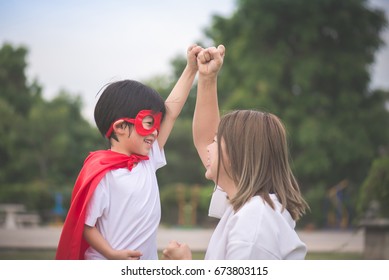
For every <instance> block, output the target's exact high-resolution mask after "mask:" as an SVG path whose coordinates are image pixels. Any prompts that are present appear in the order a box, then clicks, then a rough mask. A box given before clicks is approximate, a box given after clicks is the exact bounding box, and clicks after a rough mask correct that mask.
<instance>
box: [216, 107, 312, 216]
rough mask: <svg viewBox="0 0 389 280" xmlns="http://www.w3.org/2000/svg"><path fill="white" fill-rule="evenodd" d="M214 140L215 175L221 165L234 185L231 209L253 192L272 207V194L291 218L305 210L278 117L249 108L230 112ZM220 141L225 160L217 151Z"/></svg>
mask: <svg viewBox="0 0 389 280" xmlns="http://www.w3.org/2000/svg"><path fill="white" fill-rule="evenodd" d="M217 140H218V141H217V142H218V150H219V163H220V164H219V165H218V175H219V170H220V168H225V169H226V171H227V174H228V175H229V176H230V177H231V178H232V179H233V181H234V183H235V185H236V186H237V193H236V195H235V197H233V198H232V199H231V204H232V206H233V208H234V210H235V211H238V210H239V209H240V208H241V207H242V206H243V205H244V204H245V203H246V202H247V201H248V200H250V198H251V197H253V196H255V195H260V196H261V197H262V198H263V199H264V200H265V201H266V202H267V203H268V204H269V205H270V206H271V207H272V208H273V209H274V204H273V202H272V200H271V198H270V196H269V194H271V193H274V194H276V195H277V197H278V199H279V201H280V202H281V204H282V208H283V209H285V208H286V209H287V210H288V211H289V213H290V214H291V216H292V218H293V219H294V220H298V219H299V218H300V217H301V216H302V215H303V214H304V213H305V209H306V208H308V205H307V203H306V202H305V200H304V199H303V197H302V195H301V193H300V189H299V186H298V183H297V181H296V179H295V177H294V175H293V173H292V171H291V168H290V165H289V152H288V145H287V140H286V131H285V128H284V125H283V124H282V122H281V121H280V119H279V118H278V117H276V116H275V115H273V114H270V113H263V112H259V111H253V110H238V111H234V112H231V113H229V114H226V115H225V116H224V117H222V119H221V121H220V124H219V128H218V133H217ZM222 141H224V143H225V153H224V154H225V155H226V157H227V158H228V160H227V159H226V158H224V157H223V154H222V152H221V142H222ZM227 162H228V163H227ZM226 163H227V164H228V166H226Z"/></svg>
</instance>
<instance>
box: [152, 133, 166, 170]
mask: <svg viewBox="0 0 389 280" xmlns="http://www.w3.org/2000/svg"><path fill="white" fill-rule="evenodd" d="M149 158H150V160H151V162H152V164H153V166H154V168H155V170H158V169H159V168H161V167H163V166H165V165H166V157H165V151H164V149H160V148H159V144H158V140H156V141H154V143H153V146H152V147H151V151H150V154H149Z"/></svg>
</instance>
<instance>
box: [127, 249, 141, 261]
mask: <svg viewBox="0 0 389 280" xmlns="http://www.w3.org/2000/svg"><path fill="white" fill-rule="evenodd" d="M141 256H142V253H141V252H140V251H132V250H127V258H128V259H129V260H139V259H140V257H141Z"/></svg>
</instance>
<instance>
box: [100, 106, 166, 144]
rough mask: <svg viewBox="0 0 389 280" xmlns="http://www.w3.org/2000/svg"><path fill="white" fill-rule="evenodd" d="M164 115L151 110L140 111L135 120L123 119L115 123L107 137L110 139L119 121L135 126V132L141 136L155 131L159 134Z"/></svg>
mask: <svg viewBox="0 0 389 280" xmlns="http://www.w3.org/2000/svg"><path fill="white" fill-rule="evenodd" d="M161 119H162V113H161V112H158V113H154V112H153V111H151V110H142V111H140V112H139V113H138V114H137V115H136V117H135V119H130V118H121V119H118V120H116V121H114V122H113V123H112V125H111V127H110V128H109V129H108V131H107V133H106V134H105V137H107V138H109V137H110V136H111V134H112V132H113V126H114V124H115V122H117V121H121V120H123V121H126V122H128V123H132V124H133V125H134V126H135V130H136V132H137V133H138V134H139V135H142V136H146V135H149V134H151V133H153V132H154V131H155V130H157V132H159V128H160V125H161Z"/></svg>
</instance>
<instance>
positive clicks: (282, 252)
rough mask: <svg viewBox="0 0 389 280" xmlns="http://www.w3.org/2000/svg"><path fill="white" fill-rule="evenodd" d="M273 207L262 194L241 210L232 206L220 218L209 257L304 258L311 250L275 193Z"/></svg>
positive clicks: (211, 243)
mask: <svg viewBox="0 0 389 280" xmlns="http://www.w3.org/2000/svg"><path fill="white" fill-rule="evenodd" d="M270 197H271V199H272V201H273V202H274V204H275V208H276V210H273V209H272V208H271V207H270V205H268V204H267V203H266V202H265V201H264V200H263V199H262V198H261V197H260V196H255V197H253V198H251V199H250V200H249V201H248V202H247V203H246V204H245V205H244V206H243V207H242V208H241V209H240V210H239V211H238V212H236V213H234V210H233V209H232V206H231V205H230V206H229V207H228V208H227V210H226V212H225V213H224V215H223V217H222V218H221V220H220V221H219V223H218V225H217V227H216V229H215V231H214V233H213V235H212V237H211V240H210V242H209V245H208V249H207V253H206V255H205V259H215V260H228V259H231V260H255V259H258V260H259V259H264V260H272V259H280V260H285V259H304V258H305V255H306V253H307V249H306V246H305V244H304V243H303V242H302V241H301V240H300V238H299V237H298V235H297V233H296V231H295V230H294V227H295V225H296V223H295V221H294V220H293V219H292V217H291V216H290V214H289V212H288V211H287V210H286V209H285V210H284V211H283V212H282V213H281V204H280V203H279V201H278V199H277V197H276V196H275V195H273V194H272V195H271V196H270Z"/></svg>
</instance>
